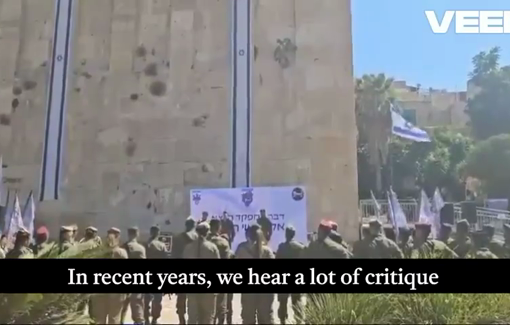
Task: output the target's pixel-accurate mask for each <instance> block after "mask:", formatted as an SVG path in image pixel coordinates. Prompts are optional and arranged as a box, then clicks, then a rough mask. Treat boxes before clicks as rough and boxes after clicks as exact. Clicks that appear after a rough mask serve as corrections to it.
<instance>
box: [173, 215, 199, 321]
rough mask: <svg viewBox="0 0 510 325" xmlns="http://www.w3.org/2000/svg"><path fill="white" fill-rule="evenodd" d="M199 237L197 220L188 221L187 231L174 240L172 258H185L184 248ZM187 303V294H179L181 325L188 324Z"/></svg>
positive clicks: (178, 306)
mask: <svg viewBox="0 0 510 325" xmlns="http://www.w3.org/2000/svg"><path fill="white" fill-rule="evenodd" d="M197 238H198V236H197V233H196V232H195V220H193V218H192V217H189V218H188V219H186V222H185V231H184V232H183V233H180V234H179V235H177V236H176V237H175V239H174V240H172V258H183V257H182V256H183V253H184V248H185V247H186V246H187V245H189V244H190V243H192V242H193V241H195V240H197ZM186 301H187V297H186V294H185V293H178V294H177V301H176V305H175V307H176V309H177V315H178V316H179V324H186Z"/></svg>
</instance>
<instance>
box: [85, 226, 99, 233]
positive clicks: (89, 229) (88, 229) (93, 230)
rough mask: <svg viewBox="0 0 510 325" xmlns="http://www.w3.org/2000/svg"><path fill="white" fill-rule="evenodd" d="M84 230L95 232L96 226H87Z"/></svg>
mask: <svg viewBox="0 0 510 325" xmlns="http://www.w3.org/2000/svg"><path fill="white" fill-rule="evenodd" d="M85 231H91V232H97V228H96V227H92V226H88V227H87V228H86V229H85Z"/></svg>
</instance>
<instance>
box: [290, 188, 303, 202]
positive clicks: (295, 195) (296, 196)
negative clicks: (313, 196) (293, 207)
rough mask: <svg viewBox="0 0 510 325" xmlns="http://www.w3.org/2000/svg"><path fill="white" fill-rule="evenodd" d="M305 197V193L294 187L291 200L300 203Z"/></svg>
mask: <svg viewBox="0 0 510 325" xmlns="http://www.w3.org/2000/svg"><path fill="white" fill-rule="evenodd" d="M304 197H305V192H304V191H303V189H302V188H300V187H296V188H294V189H293V190H292V198H293V199H294V201H301V200H302V199H303V198H304Z"/></svg>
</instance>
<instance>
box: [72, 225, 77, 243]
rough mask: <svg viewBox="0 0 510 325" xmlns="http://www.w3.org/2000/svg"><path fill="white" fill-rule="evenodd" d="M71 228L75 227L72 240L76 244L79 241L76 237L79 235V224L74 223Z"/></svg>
mask: <svg viewBox="0 0 510 325" xmlns="http://www.w3.org/2000/svg"><path fill="white" fill-rule="evenodd" d="M71 228H73V231H72V235H71V238H72V240H71V241H72V243H73V244H76V243H77V242H78V241H77V240H76V238H77V237H78V225H72V226H71Z"/></svg>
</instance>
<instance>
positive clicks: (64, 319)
mask: <svg viewBox="0 0 510 325" xmlns="http://www.w3.org/2000/svg"><path fill="white" fill-rule="evenodd" d="M107 251H108V250H107V248H105V247H100V248H96V249H88V250H81V249H79V246H78V247H77V248H75V249H70V250H68V251H67V252H64V253H63V254H61V255H58V254H57V253H58V249H57V245H51V246H50V247H49V248H48V250H47V251H46V252H43V253H42V254H41V255H40V256H38V257H37V258H44V259H45V258H101V257H105V256H106V255H105V254H106V252H107ZM33 276H36V274H34V275H33ZM41 281H44V277H41ZM89 297H90V295H89V294H59V293H52V294H43V293H30V294H2V293H0V324H90V322H91V320H90V318H89V317H88V315H85V314H84V313H83V312H80V311H79V308H78V306H80V305H84V304H86V302H87V301H88V299H89Z"/></svg>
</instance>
